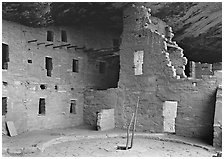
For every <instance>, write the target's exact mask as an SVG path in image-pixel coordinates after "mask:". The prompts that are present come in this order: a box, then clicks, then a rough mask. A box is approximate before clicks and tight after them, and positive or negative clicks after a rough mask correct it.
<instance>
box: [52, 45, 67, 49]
mask: <svg viewBox="0 0 224 159" xmlns="http://www.w3.org/2000/svg"><path fill="white" fill-rule="evenodd" d="M69 45H71V44H64V45H59V46H53V48H54V49H55V48H59V47H60V48H61V47H64V46H69Z"/></svg>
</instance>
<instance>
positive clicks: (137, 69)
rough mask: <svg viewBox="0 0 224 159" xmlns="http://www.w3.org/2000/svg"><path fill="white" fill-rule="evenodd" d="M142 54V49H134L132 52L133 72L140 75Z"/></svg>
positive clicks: (141, 72)
mask: <svg viewBox="0 0 224 159" xmlns="http://www.w3.org/2000/svg"><path fill="white" fill-rule="evenodd" d="M143 56H144V51H143V50H141V51H135V52H134V72H135V75H142V74H143V71H142V65H143Z"/></svg>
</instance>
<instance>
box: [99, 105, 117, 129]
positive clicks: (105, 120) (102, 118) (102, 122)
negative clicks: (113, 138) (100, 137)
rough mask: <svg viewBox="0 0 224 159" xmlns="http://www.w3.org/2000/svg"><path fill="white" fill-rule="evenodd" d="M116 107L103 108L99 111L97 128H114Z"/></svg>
mask: <svg viewBox="0 0 224 159" xmlns="http://www.w3.org/2000/svg"><path fill="white" fill-rule="evenodd" d="M114 127H115V120H114V109H102V110H101V111H100V112H99V113H97V130H99V131H104V130H110V129H114Z"/></svg>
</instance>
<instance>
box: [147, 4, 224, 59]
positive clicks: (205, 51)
mask: <svg viewBox="0 0 224 159" xmlns="http://www.w3.org/2000/svg"><path fill="white" fill-rule="evenodd" d="M151 8H152V11H154V13H155V14H154V16H157V17H159V18H161V19H162V20H164V21H165V22H167V24H168V25H170V26H171V27H172V28H173V30H174V33H175V40H176V41H177V42H178V44H179V45H180V46H181V47H182V48H183V49H184V54H185V56H186V57H187V58H188V59H189V60H190V61H200V62H208V63H213V62H220V61H222V60H221V59H222V58H221V57H222V56H221V55H222V54H221V52H222V51H221V50H222V4H221V3H199V2H197V3H159V4H152V7H151Z"/></svg>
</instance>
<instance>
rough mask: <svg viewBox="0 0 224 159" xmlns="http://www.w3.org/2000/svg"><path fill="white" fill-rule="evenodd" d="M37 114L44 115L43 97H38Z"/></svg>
mask: <svg viewBox="0 0 224 159" xmlns="http://www.w3.org/2000/svg"><path fill="white" fill-rule="evenodd" d="M39 115H45V98H40V99H39Z"/></svg>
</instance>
